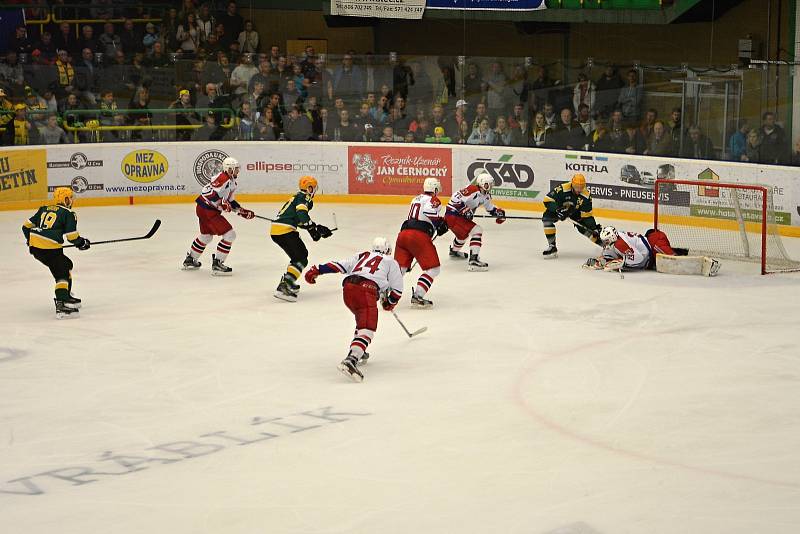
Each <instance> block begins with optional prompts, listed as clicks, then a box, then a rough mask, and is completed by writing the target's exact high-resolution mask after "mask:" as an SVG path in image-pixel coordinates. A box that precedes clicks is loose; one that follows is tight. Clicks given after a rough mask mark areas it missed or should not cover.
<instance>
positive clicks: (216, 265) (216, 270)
mask: <svg viewBox="0 0 800 534" xmlns="http://www.w3.org/2000/svg"><path fill="white" fill-rule="evenodd" d="M211 258H212V259H213V260H212V263H211V274H212V275H214V276H231V275H232V274H233V269H231V268H230V267H228V266H227V265H225V264H224V263H222V260H218V259H217V256H216V255H213V256H211ZM184 265H185V262H184Z"/></svg>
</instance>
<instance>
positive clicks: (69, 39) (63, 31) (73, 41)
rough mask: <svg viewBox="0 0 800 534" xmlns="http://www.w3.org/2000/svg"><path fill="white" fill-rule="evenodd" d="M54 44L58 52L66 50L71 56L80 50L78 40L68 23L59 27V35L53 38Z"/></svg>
mask: <svg viewBox="0 0 800 534" xmlns="http://www.w3.org/2000/svg"><path fill="white" fill-rule="evenodd" d="M53 43H54V44H55V45H56V50H66V51H67V52H68V53H70V54H73V53H77V52H78V50H79V48H78V38H77V37H75V34H74V33H73V32H72V28H71V27H70V25H69V23H68V22H62V23H61V24H59V25H58V33H57V34H56V35H54V36H53Z"/></svg>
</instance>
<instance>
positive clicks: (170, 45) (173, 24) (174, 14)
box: [144, 7, 181, 52]
mask: <svg viewBox="0 0 800 534" xmlns="http://www.w3.org/2000/svg"><path fill="white" fill-rule="evenodd" d="M150 24H151V23H150V22H148V23H147V26H145V31H146V32H147V33H151V34H153V35H155V36H156V38H163V39H164V46H165V48H166V49H167V50H168V51H170V52H174V51H176V50H178V49H179V48H180V47H181V43H180V41H178V26H180V24H181V19H180V18H179V17H178V10H177V9H176V8H174V7H171V8H169V9H168V10H167V14H166V16H165V17H164V19H163V20H162V21H161V26H160V27H159V28H158V31H155V30H156V27H155V25H153V31H152V32H151V31H150V29H149V26H150ZM144 46H145V48H147V49H149V48H151V47H152V46H153V43H152V42H150V44H149V45H148V38H147V35H145V36H144Z"/></svg>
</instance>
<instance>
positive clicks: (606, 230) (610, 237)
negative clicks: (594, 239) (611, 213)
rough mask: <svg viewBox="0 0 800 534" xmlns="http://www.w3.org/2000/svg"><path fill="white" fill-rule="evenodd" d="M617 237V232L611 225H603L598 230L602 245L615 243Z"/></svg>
mask: <svg viewBox="0 0 800 534" xmlns="http://www.w3.org/2000/svg"><path fill="white" fill-rule="evenodd" d="M618 238H619V233H618V232H617V229H616V228H614V227H613V226H605V227H603V229H602V230H601V231H600V241H602V242H603V244H604V245H611V244H612V243H615V242H616V241H617V239H618Z"/></svg>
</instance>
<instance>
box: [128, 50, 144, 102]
mask: <svg viewBox="0 0 800 534" xmlns="http://www.w3.org/2000/svg"><path fill="white" fill-rule="evenodd" d="M145 74H146V70H145V68H144V54H143V53H142V52H136V53H135V54H133V58H132V59H131V64H130V65H128V68H127V69H125V77H124V80H123V83H124V85H125V88H126V89H127V90H128V91H130V92H133V91H135V90H136V88H137V87H138V86H139V85H143V84H144V83H145V82H146V81H147V80H146V78H145Z"/></svg>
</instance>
